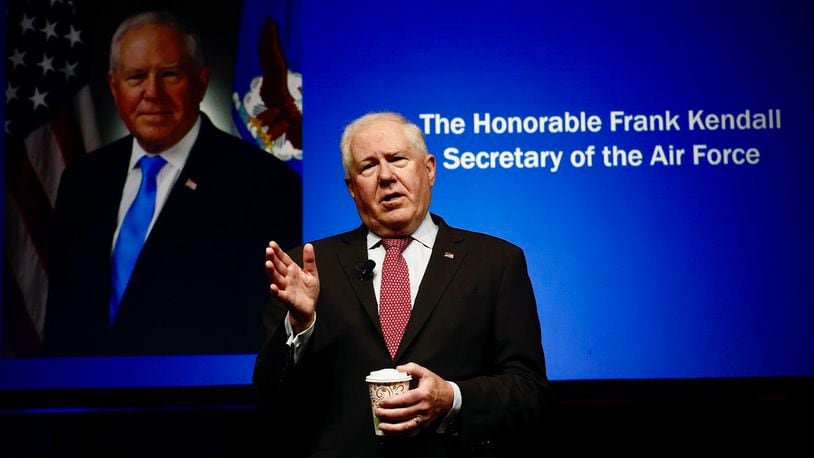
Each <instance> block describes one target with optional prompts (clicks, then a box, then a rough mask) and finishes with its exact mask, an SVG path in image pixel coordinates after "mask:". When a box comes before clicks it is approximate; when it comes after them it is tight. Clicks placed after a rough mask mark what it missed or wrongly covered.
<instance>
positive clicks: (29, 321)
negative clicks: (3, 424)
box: [2, 0, 99, 356]
mask: <svg viewBox="0 0 814 458" xmlns="http://www.w3.org/2000/svg"><path fill="white" fill-rule="evenodd" d="M7 8H8V16H7V21H8V23H7V25H6V34H7V35H6V56H7V60H6V76H5V82H6V119H5V148H4V156H5V157H4V160H5V169H4V172H5V173H4V175H5V177H4V178H5V180H4V181H5V182H4V190H3V191H4V194H5V203H4V207H5V208H4V210H5V214H4V225H5V230H4V235H5V251H4V260H3V263H4V265H3V290H2V291H3V302H2V308H3V343H4V354H5V355H7V356H26V355H34V354H36V353H37V351H38V349H39V347H40V344H41V342H42V328H43V322H44V319H45V313H46V310H45V302H46V297H47V292H48V279H47V273H48V252H47V250H48V240H49V237H50V235H49V232H50V222H51V214H52V210H53V207H54V203H55V201H56V195H57V188H58V186H59V179H60V176H61V174H62V171H63V170H64V169H65V166H66V165H67V164H69V163H70V162H71V160H72V159H73V158H76V157H77V156H79V155H81V154H84V153H85V152H88V151H91V150H93V149H96V148H97V147H98V146H99V135H98V132H97V128H96V122H95V119H94V109H93V102H92V100H91V95H90V89H89V86H88V74H87V73H88V59H87V52H88V49H87V45H86V41H85V40H86V39H87V37H86V36H85V35H84V33H83V30H82V28H81V27H80V25H79V18H78V16H77V14H76V4H75V2H74V1H73V0H9V1H8V4H7Z"/></svg>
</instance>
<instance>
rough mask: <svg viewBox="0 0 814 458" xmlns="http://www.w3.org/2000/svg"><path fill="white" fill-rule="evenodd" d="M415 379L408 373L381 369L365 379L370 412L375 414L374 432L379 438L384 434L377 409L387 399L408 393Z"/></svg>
mask: <svg viewBox="0 0 814 458" xmlns="http://www.w3.org/2000/svg"><path fill="white" fill-rule="evenodd" d="M412 379H413V378H412V377H411V376H410V374H408V373H406V372H399V371H397V370H395V369H381V370H378V371H373V372H371V373H370V374H368V376H367V377H365V381H366V382H367V388H368V390H369V391H370V410H371V412H372V413H373V432H374V433H376V435H377V436H383V435H384V433H382V431H381V430H380V429H379V418H378V417H376V407H377V406H378V405H379V402H380V401H381V400H382V399H384V398H387V397H390V396H395V395H397V394H401V393H406V392H407V391H408V390H409V389H410V380H412Z"/></svg>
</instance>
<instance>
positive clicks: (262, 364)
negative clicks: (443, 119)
mask: <svg viewBox="0 0 814 458" xmlns="http://www.w3.org/2000/svg"><path fill="white" fill-rule="evenodd" d="M341 151H342V159H343V164H344V168H345V182H346V184H347V188H348V191H349V193H350V196H351V197H352V199H353V200H354V202H355V204H356V209H357V212H358V213H359V216H360V218H361V220H362V224H361V225H360V226H359V227H358V228H356V229H354V230H351V231H350V232H346V233H343V234H339V235H335V236H332V237H328V238H325V239H322V240H318V241H315V242H313V243H307V244H305V245H304V246H303V247H299V248H295V249H293V250H290V251H289V252H288V253H286V252H285V251H284V250H283V249H282V248H281V246H280V244H278V243H276V242H275V241H272V242H270V243H269V247H268V248H267V249H266V258H267V261H266V269H267V271H268V276H269V280H270V283H271V291H272V295H273V297H274V299H275V300H274V301H272V303H271V304H270V306H269V309H268V311H267V313H266V315H265V319H264V322H265V325H266V329H267V335H268V338H267V341H266V343H265V345H264V347H263V349H262V351H261V352H260V353H259V354H258V357H257V360H256V363H255V372H254V384H255V386H256V387H257V390H258V392H259V393H260V395H261V397H262V401H263V402H264V403H265V405H266V406H268V407H269V409H268V412H269V419H270V421H271V422H272V426H271V427H270V428H269V431H270V432H271V433H272V434H277V437H276V439H275V440H273V441H271V442H272V444H273V445H274V446H276V447H279V448H280V449H281V451H280V453H282V455H281V456H325V457H329V456H330V457H333V456H354V457H400V456H421V457H428V456H433V457H446V456H456V457H457V456H508V455H507V454H509V453H511V452H512V451H514V450H517V449H516V448H515V447H518V446H519V444H522V443H523V439H529V437H530V436H532V435H533V434H534V433H533V432H534V431H536V430H537V428H539V423H540V421H541V420H542V419H543V418H544V414H545V411H546V409H547V405H548V380H547V376H546V368H545V358H544V354H543V348H542V341H541V334H540V322H539V318H538V315H537V306H536V302H535V298H534V294H533V291H532V286H531V281H530V279H529V275H528V272H527V267H526V261H525V256H524V254H523V251H522V250H521V249H520V248H519V247H517V246H515V245H513V244H511V243H509V242H507V241H504V240H501V239H498V238H496V237H492V236H489V235H486V234H482V233H476V232H472V231H467V230H463V229H458V228H454V227H452V226H450V225H448V224H447V223H446V222H445V221H444V220H443V219H442V218H441V217H440V216H438V215H435V214H431V213H430V212H429V208H430V201H431V194H432V188H433V186H434V184H435V178H436V175H435V172H436V163H435V157H434V156H433V155H431V154H429V152H428V151H427V146H426V143H425V140H424V136H423V133H422V132H421V130H420V128H419V127H418V126H416V125H415V124H413V123H411V122H410V121H408V120H407V119H406V118H404V117H403V116H401V115H399V114H396V113H373V114H368V115H365V116H363V117H361V118H359V119H357V120H355V121H353V122H352V123H350V124H349V125H348V126H347V127H346V128H345V132H344V134H343V136H342V140H341ZM384 368H395V369H396V370H397V371H399V372H403V373H406V374H409V375H410V376H411V377H412V381H413V386H412V389H411V390H409V391H407V392H406V393H403V394H399V395H396V396H393V397H389V398H385V399H383V400H382V401H381V402H380V404H379V405H378V407H377V408H376V409H375V416H376V417H377V418H378V421H379V428H380V429H381V431H382V435H381V436H379V435H375V434H374V430H373V415H374V413H373V412H371V405H370V400H369V397H368V396H369V394H368V387H367V385H366V383H365V377H366V376H367V375H368V374H369V373H370V372H372V371H377V370H380V369H384Z"/></svg>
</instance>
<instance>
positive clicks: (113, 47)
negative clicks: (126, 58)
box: [109, 11, 206, 72]
mask: <svg viewBox="0 0 814 458" xmlns="http://www.w3.org/2000/svg"><path fill="white" fill-rule="evenodd" d="M143 25H155V26H161V27H169V28H171V29H173V30H175V31H177V32H178V33H180V34H181V36H183V37H184V43H185V45H186V53H187V55H188V56H189V57H190V60H191V61H192V65H194V66H195V69H196V70H197V69H200V68H202V67H203V66H205V65H206V61H205V60H204V56H203V50H202V49H201V39H200V37H199V36H198V34H197V33H196V32H195V31H194V30H192V28H190V27H189V26H187V25H185V24H183V23H182V22H181V21H179V20H178V18H176V17H175V16H173V15H172V14H170V13H168V12H166V11H147V12H144V13H139V14H137V15H135V16H131V17H129V18H127V19H125V20H124V22H122V23H121V24H119V27H118V28H117V29H116V33H114V34H113V39H112V40H111V41H110V68H109V71H110V72H113V71H115V70H116V68H118V66H119V53H120V52H121V50H120V49H119V48H120V46H119V45H120V44H121V41H122V38H124V35H125V34H126V33H127V32H129V31H130V30H132V29H134V28H136V27H140V26H143Z"/></svg>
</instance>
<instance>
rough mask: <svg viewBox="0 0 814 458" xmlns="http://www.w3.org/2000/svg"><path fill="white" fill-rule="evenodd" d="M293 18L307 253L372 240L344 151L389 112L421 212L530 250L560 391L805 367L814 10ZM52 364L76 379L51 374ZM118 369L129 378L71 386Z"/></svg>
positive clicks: (223, 363)
mask: <svg viewBox="0 0 814 458" xmlns="http://www.w3.org/2000/svg"><path fill="white" fill-rule="evenodd" d="M301 10H302V19H301V21H302V22H301V26H302V40H301V44H300V46H301V49H300V53H301V56H300V57H301V65H302V75H303V81H304V85H303V90H304V96H303V103H304V106H303V110H304V118H303V119H304V127H303V129H304V131H303V136H304V143H303V163H302V164H303V180H304V186H303V187H304V196H303V197H304V202H303V205H304V209H303V213H304V221H303V223H304V231H305V232H304V239H305V240H314V239H318V238H322V237H325V236H328V235H331V234H334V233H337V232H341V231H346V230H349V229H351V228H353V227H356V226H357V225H358V224H359V218H358V216H357V214H356V210H355V207H354V205H353V202H352V200H351V199H350V196H349V195H348V193H347V190H346V189H345V186H344V183H343V171H342V166H341V160H340V157H339V146H338V145H339V137H340V135H341V133H342V129H343V127H344V125H345V124H346V123H348V122H349V121H351V120H352V119H354V118H356V117H358V116H360V115H362V114H364V113H367V112H371V111H398V112H401V113H403V114H405V115H406V116H407V117H408V118H410V119H411V120H412V121H414V122H415V123H417V124H418V125H419V126H420V127H422V128H423V129H424V132H425V134H426V138H427V143H428V145H429V149H430V151H431V152H432V153H433V154H434V155H435V157H436V161H437V166H438V170H437V180H436V184H435V188H434V193H433V202H432V206H431V211H432V212H434V213H436V214H438V215H440V216H442V217H443V218H445V220H446V221H447V222H448V223H449V224H450V225H452V226H457V227H462V228H466V229H471V230H476V231H482V232H487V233H490V234H493V235H496V236H499V237H502V238H505V239H507V240H509V241H511V242H513V243H515V244H517V245H519V246H520V247H521V248H523V250H524V251H525V253H526V256H527V260H528V266H529V273H530V275H531V278H532V281H533V285H534V291H535V294H536V297H537V303H538V311H539V316H540V320H541V325H542V335H543V345H544V349H545V352H546V360H547V365H548V375H549V377H550V378H551V379H552V380H578V379H650V378H728V377H752V376H813V375H814V224H813V223H812V220H814V189H812V188H814V137H812V135H811V132H812V128H814V127H812V126H814V115H812V107H814V87H813V86H812V83H813V82H814V28H812V27H811V23H812V20H813V19H814V15H812V13H811V12H810V11H811V10H810V9H809V8H807V7H804V6H803V5H802V4H797V2H788V3H787V2H784V1H780V2H777V1H774V2H770V1H749V2H701V1H668V2H626V1H622V2H611V3H607V2H586V1H572V2H532V1H528V2H516V1H515V2H511V1H510V2H431V1H418V2H410V3H409V4H405V5H401V6H399V7H383V6H382V4H381V3H380V2H369V1H364V2H341V3H340V2H329V3H323V2H314V1H305V2H303V3H302V4H301ZM240 52H241V53H242V52H244V50H241V51H240ZM245 52H253V50H245ZM318 258H319V253H317V259H318ZM49 362H51V363H53V367H54V368H58V369H59V371H61V373H62V374H65V373H66V371H67V372H68V373H71V374H72V375H71V376H70V377H66V378H64V379H62V381H59V380H60V378H59V377H60V376H59V375H55V373H56V369H54V370H49V368H48V367H47V366H48V363H49ZM252 362H253V357H252V355H238V356H234V357H228V356H226V357H224V356H218V357H212V358H211V359H210V358H209V357H196V358H184V357H172V358H88V359H76V360H70V359H60V360H49V359H39V360H22V361H13V360H6V361H0V369H2V372H3V377H2V380H3V382H2V385H3V387H5V388H9V387H11V388H20V387H26V386H30V387H54V386H70V387H87V386H137V385H147V386H161V385H165V386H166V385H214V384H217V385H230V384H244V383H249V382H250V377H251V365H252ZM105 368H112V369H111V370H112V371H113V372H116V371H121V374H122V375H120V376H110V377H102V378H101V380H102V381H99V380H98V379H93V378H92V377H87V378H83V377H82V376H81V375H77V374H83V373H88V374H92V373H97V374H98V373H100V372H104V371H106V370H107V369H105ZM134 373H138V374H141V375H140V376H138V377H134V375H133V374H134ZM54 380H57V381H54Z"/></svg>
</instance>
